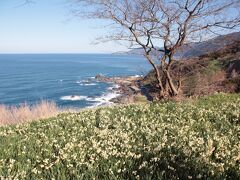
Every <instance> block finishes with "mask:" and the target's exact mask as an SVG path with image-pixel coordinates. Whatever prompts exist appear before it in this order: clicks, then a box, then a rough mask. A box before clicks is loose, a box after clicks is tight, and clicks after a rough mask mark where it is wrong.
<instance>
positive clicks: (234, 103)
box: [0, 94, 240, 179]
mask: <svg viewBox="0 0 240 180" xmlns="http://www.w3.org/2000/svg"><path fill="white" fill-rule="evenodd" d="M0 149H1V151H0V179H3V178H10V179H11V178H12V179H13V178H16V179H17V178H18V179H41V178H43V179H51V178H55V179H177V178H179V179H191V178H192V179H197V178H198V179H207V178H209V179H224V178H226V179H239V178H240V164H239V161H240V95H239V94H235V95H223V94H219V95H214V96H210V97H208V98H200V99H197V100H194V101H191V102H190V101H189V102H184V103H173V102H167V103H164V104H158V103H152V104H141V105H129V106H117V107H112V108H98V109H90V110H84V111H81V112H79V113H72V114H61V115H58V116H57V117H55V118H50V119H47V120H41V121H37V122H32V123H29V124H23V125H18V126H7V127H1V128H0Z"/></svg>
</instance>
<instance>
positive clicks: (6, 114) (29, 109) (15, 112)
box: [0, 101, 61, 126]
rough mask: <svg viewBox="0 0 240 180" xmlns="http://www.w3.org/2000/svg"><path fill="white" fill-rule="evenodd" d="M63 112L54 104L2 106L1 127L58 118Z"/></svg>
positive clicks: (42, 102) (0, 109)
mask: <svg viewBox="0 0 240 180" xmlns="http://www.w3.org/2000/svg"><path fill="white" fill-rule="evenodd" d="M60 112H61V110H60V109H59V108H58V107H57V105H56V104H55V103H54V102H49V101H41V102H39V103H37V104H36V105H33V106H29V105H28V104H26V103H25V104H22V105H20V106H18V107H16V106H12V107H9V106H5V105H0V126H1V125H10V124H18V123H24V122H30V121H34V120H39V119H44V118H49V117H53V116H56V115H57V114H58V113H60Z"/></svg>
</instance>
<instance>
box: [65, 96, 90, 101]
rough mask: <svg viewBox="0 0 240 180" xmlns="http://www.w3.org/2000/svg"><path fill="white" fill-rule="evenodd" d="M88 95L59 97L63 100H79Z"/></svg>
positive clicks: (84, 98)
mask: <svg viewBox="0 0 240 180" xmlns="http://www.w3.org/2000/svg"><path fill="white" fill-rule="evenodd" d="M87 98H88V97H87V96H75V95H71V96H62V97H61V98H60V99H61V100H64V101H81V100H86V99H87Z"/></svg>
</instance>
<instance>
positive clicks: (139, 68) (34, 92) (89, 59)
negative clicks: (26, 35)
mask: <svg viewBox="0 0 240 180" xmlns="http://www.w3.org/2000/svg"><path fill="white" fill-rule="evenodd" d="M149 70H150V66H149V65H148V63H147V62H146V60H145V59H144V58H143V57H140V56H127V55H111V54H1V55H0V104H6V105H19V104H21V103H28V104H35V103H37V102H39V101H41V100H50V101H54V102H56V104H57V105H58V106H60V107H75V108H84V107H89V106H97V105H102V104H104V103H108V101H109V100H110V99H111V98H113V97H115V96H116V95H117V93H116V92H114V91H113V90H112V87H114V86H115V85H114V84H111V83H103V82H98V81H96V80H95V79H94V77H95V76H96V75H97V74H102V75H105V76H135V75H143V74H145V73H147V72H148V71H149Z"/></svg>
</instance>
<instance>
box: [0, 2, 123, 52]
mask: <svg viewBox="0 0 240 180" xmlns="http://www.w3.org/2000/svg"><path fill="white" fill-rule="evenodd" d="M23 2H24V0H0V53H109V52H115V51H122V50H126V47H124V46H121V45H119V44H118V43H116V42H110V43H104V44H102V43H101V44H98V45H94V44H93V42H94V40H95V39H96V38H97V37H100V36H102V35H103V34H105V33H107V29H105V28H103V25H104V24H105V22H99V21H96V20H83V19H79V18H76V17H74V16H73V14H72V13H71V11H70V4H69V3H68V1H67V0H35V3H31V4H27V5H23V6H21V5H22V3H23Z"/></svg>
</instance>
